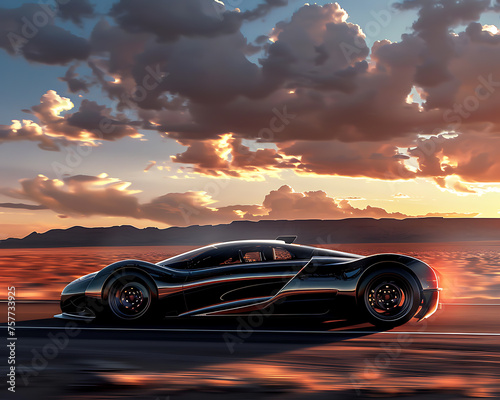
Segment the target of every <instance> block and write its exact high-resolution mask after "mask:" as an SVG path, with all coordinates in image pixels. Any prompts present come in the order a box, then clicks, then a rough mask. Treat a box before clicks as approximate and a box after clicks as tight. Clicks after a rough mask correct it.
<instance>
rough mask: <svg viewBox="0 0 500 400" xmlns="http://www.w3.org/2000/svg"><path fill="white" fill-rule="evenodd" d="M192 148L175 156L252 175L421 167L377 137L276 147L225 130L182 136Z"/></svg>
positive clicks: (399, 172) (380, 172) (406, 174)
mask: <svg viewBox="0 0 500 400" xmlns="http://www.w3.org/2000/svg"><path fill="white" fill-rule="evenodd" d="M178 142H179V143H180V144H182V145H184V146H187V150H186V151H185V152H184V153H180V154H177V155H175V156H172V157H171V160H172V161H173V162H175V163H184V164H190V165H192V166H193V168H192V170H193V171H194V172H196V173H199V174H203V175H211V176H221V175H227V176H233V177H240V178H250V177H252V175H257V176H261V174H262V173H265V172H266V171H267V172H277V171H280V170H283V169H293V170H294V171H295V172H296V173H297V174H299V175H300V174H315V175H340V176H353V177H369V178H376V179H384V180H394V179H412V178H415V176H416V173H415V172H414V171H412V170H410V169H409V168H408V167H407V166H406V165H405V164H404V161H405V160H406V159H408V158H409V156H407V155H405V154H401V153H400V152H399V151H398V149H397V147H396V146H393V145H390V144H385V143H377V142H374V143H372V142H358V143H343V142H340V141H337V140H335V141H295V142H287V143H278V144H277V148H276V149H270V148H257V149H255V150H252V149H250V147H248V146H245V145H244V144H243V142H242V140H241V139H240V138H234V137H232V135H230V134H228V135H223V136H222V138H220V139H214V140H203V141H200V140H178Z"/></svg>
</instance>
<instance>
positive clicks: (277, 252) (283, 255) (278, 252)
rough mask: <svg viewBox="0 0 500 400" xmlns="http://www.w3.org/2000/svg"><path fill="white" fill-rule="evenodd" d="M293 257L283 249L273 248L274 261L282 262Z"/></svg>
mask: <svg viewBox="0 0 500 400" xmlns="http://www.w3.org/2000/svg"><path fill="white" fill-rule="evenodd" d="M293 258H294V257H293V256H292V253H290V252H289V251H288V250H286V249H284V248H283V247H273V259H274V260H276V261H282V260H291V259H293Z"/></svg>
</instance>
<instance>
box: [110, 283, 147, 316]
mask: <svg viewBox="0 0 500 400" xmlns="http://www.w3.org/2000/svg"><path fill="white" fill-rule="evenodd" d="M154 298H155V292H154V290H153V289H152V287H151V284H150V283H148V280H147V278H145V277H141V276H140V275H139V274H119V275H117V276H114V277H112V278H111V280H110V283H109V285H108V290H107V306H108V309H109V312H110V314H111V316H112V317H113V318H114V319H116V320H121V321H139V320H140V321H142V320H145V319H147V317H149V314H150V311H151V308H152V303H153V300H154Z"/></svg>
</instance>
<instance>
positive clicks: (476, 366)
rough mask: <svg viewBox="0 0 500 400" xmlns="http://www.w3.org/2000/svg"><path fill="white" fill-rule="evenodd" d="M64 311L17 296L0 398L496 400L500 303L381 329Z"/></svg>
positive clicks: (449, 307) (453, 309) (452, 307)
mask: <svg viewBox="0 0 500 400" xmlns="http://www.w3.org/2000/svg"><path fill="white" fill-rule="evenodd" d="M462 304H463V303H462ZM0 309H1V310H2V311H1V319H0V321H1V322H2V325H3V328H2V332H3V336H4V337H6V339H3V340H4V341H5V342H7V343H11V342H12V341H13V340H10V339H11V338H7V329H6V327H5V322H6V318H7V305H6V303H0ZM56 313H59V307H58V304H57V303H51V302H46V303H42V304H36V303H31V302H27V303H23V302H18V303H17V305H16V331H15V336H16V337H17V339H15V340H14V341H15V342H16V343H15V357H16V367H17V370H16V372H17V376H16V392H15V394H11V393H8V391H7V386H5V385H4V388H3V393H1V392H0V398H16V399H33V398H43V399H104V398H106V399H112V398H120V397H127V398H129V399H151V400H153V399H157V400H159V399H162V400H166V399H198V398H200V397H201V398H207V399H233V398H234V399H247V398H248V399H255V398H258V399H275V398H279V399H299V398H308V399H349V398H353V399H354V398H366V397H394V398H405V399H420V398H425V399H433V398H435V399H437V398H440V399H457V398H474V397H493V398H500V318H499V316H500V304H498V305H495V304H491V303H490V304H480V303H477V302H476V303H472V304H467V305H461V304H444V306H443V309H441V310H439V311H438V312H437V313H436V314H435V315H434V316H432V317H431V318H429V319H428V320H426V321H424V322H420V323H414V322H410V323H408V324H406V325H404V326H401V327H398V328H396V329H393V330H390V331H382V332H380V331H377V330H376V329H374V328H372V327H371V326H370V325H368V324H357V325H352V324H348V323H347V322H345V321H334V320H333V321H326V322H320V321H317V320H307V319H283V318H281V319H279V320H276V319H272V318H269V317H266V316H260V317H259V316H257V317H254V318H250V319H249V318H227V317H226V318H221V317H218V318H214V317H212V318H208V317H205V318H203V317H194V318H191V319H182V320H175V319H170V320H167V321H164V322H161V323H158V324H156V325H148V326H134V325H129V326H120V327H116V326H115V325H112V324H109V325H107V324H100V325H96V324H93V323H85V322H81V323H74V322H67V321H63V320H58V319H54V318H52V316H53V315H54V314H56ZM7 339H9V340H7ZM2 352H3V353H2V355H1V359H0V360H1V361H0V369H1V372H2V376H3V377H5V376H6V375H5V374H7V372H8V367H9V366H8V357H9V348H7V347H5V346H2Z"/></svg>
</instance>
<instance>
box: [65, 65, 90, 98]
mask: <svg viewBox="0 0 500 400" xmlns="http://www.w3.org/2000/svg"><path fill="white" fill-rule="evenodd" d="M77 67H78V65H77V64H75V65H72V66H71V67H69V68H68V70H67V71H66V74H65V75H64V76H62V77H60V78H59V80H60V81H62V82H66V83H67V84H68V90H69V91H70V92H71V93H77V92H80V91H82V92H85V93H88V91H89V84H88V82H87V81H86V80H85V79H82V78H78V76H79V75H78V73H76V72H75V70H76V68H77Z"/></svg>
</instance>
